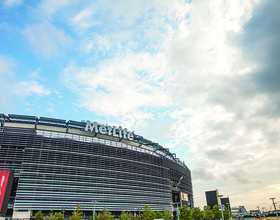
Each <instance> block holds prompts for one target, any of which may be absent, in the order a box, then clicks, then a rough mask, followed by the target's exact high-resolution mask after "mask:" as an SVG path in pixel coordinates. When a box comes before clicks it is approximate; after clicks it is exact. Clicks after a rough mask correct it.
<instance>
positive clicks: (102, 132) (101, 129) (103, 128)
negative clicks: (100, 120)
mask: <svg viewBox="0 0 280 220" xmlns="http://www.w3.org/2000/svg"><path fill="white" fill-rule="evenodd" d="M99 132H100V133H101V134H107V128H106V127H105V126H104V125H101V126H100V127H99Z"/></svg>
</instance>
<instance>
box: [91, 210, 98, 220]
mask: <svg viewBox="0 0 280 220" xmlns="http://www.w3.org/2000/svg"><path fill="white" fill-rule="evenodd" d="M89 220H93V217H92V216H90V217H89ZM94 220H99V217H98V215H97V213H96V212H95V214H94Z"/></svg>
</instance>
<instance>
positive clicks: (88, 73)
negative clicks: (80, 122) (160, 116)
mask: <svg viewBox="0 0 280 220" xmlns="http://www.w3.org/2000/svg"><path fill="white" fill-rule="evenodd" d="M166 71H168V70H167V69H166V66H165V62H164V56H162V55H161V54H158V55H157V56H155V57H152V56H150V55H149V54H147V53H143V54H138V55H135V54H133V53H130V54H128V55H127V56H126V57H125V58H115V59H112V60H108V62H105V63H103V64H101V65H100V66H99V67H98V69H93V68H78V67H75V66H69V67H68V68H65V69H64V81H65V83H66V84H67V85H68V86H69V88H71V89H72V90H73V91H74V92H76V93H78V94H79V95H80V97H81V100H80V104H81V105H83V106H85V107H86V108H87V109H89V110H90V111H95V112H98V113H99V114H103V115H104V114H105V115H112V116H116V115H118V116H120V117H126V115H129V116H133V117H132V118H135V117H136V118H137V117H138V116H140V115H141V114H142V116H140V117H141V118H145V117H148V118H151V117H152V115H151V114H150V113H148V112H147V113H144V111H142V110H140V108H142V107H151V106H154V107H160V106H168V105H170V99H169V97H168V96H167V94H166V92H165V86H164V85H165V80H166V78H165V76H166V74H167V73H166ZM158 80H161V82H160V83H159V82H158ZM139 111H140V112H141V113H140V112H139ZM139 113H140V115H139Z"/></svg>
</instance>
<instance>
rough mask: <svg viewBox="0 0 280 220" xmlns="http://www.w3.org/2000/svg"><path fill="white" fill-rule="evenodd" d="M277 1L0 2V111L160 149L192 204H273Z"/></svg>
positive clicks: (276, 183) (278, 91)
mask: <svg viewBox="0 0 280 220" xmlns="http://www.w3.org/2000/svg"><path fill="white" fill-rule="evenodd" d="M279 11H280V1H278V0H235V1H230V0H193V1H184V0H150V1H146V0H137V1H131V0H114V1H111V0H102V1H101V0H100V1H98V0H90V1H87V0H83V1H80V0H60V1H57V0H36V1H27V0H26V1H24V0H1V1H0V33H1V34H0V112H1V113H4V114H6V115H8V114H21V115H32V116H37V117H40V116H41V117H49V118H59V119H65V120H67V121H68V120H76V121H81V120H90V121H97V122H101V123H108V124H110V125H116V126H118V125H122V127H125V128H128V129H129V130H134V131H135V133H136V134H138V135H141V136H143V137H145V138H147V139H149V140H152V141H154V142H156V143H159V144H160V145H162V146H164V147H166V148H169V149H170V151H171V152H172V153H176V155H177V157H178V158H180V160H181V161H184V162H185V163H186V165H187V166H188V167H189V168H190V170H191V173H192V181H193V191H194V205H195V207H200V208H203V206H204V205H206V199H205V191H207V190H215V189H218V191H219V193H220V194H222V195H224V196H228V197H229V198H230V202H231V206H233V207H235V206H245V208H246V209H247V210H250V209H257V206H260V208H261V209H262V207H265V208H266V209H267V210H270V209H271V206H272V202H271V200H270V199H269V198H272V197H275V198H276V199H275V202H276V203H278V204H277V207H278V206H279V207H280V175H279V173H280V158H279V155H280V149H279V144H280V141H279V137H280V129H279V125H280V86H279V83H280V72H279V70H280V62H279V60H280V40H279V37H280V28H279V27H280V13H279Z"/></svg>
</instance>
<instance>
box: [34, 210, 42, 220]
mask: <svg viewBox="0 0 280 220" xmlns="http://www.w3.org/2000/svg"><path fill="white" fill-rule="evenodd" d="M35 220H43V213H42V211H41V210H40V211H39V212H37V213H36V214H35Z"/></svg>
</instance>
